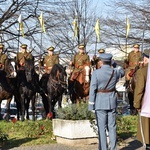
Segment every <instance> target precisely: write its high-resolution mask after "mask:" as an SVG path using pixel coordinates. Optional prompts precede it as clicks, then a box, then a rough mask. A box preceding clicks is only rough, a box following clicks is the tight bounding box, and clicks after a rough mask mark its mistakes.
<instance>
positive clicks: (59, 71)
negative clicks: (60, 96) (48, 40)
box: [50, 64, 67, 88]
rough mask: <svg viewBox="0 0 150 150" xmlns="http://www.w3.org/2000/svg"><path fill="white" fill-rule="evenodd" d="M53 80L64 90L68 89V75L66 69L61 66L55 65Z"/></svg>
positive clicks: (52, 74) (52, 71) (52, 72)
mask: <svg viewBox="0 0 150 150" xmlns="http://www.w3.org/2000/svg"><path fill="white" fill-rule="evenodd" d="M50 75H51V78H52V79H54V80H55V81H57V83H58V84H60V85H61V86H62V87H63V88H67V82H66V81H67V73H66V67H63V66H62V65H60V64H55V65H54V66H53V68H52V70H51V73H50Z"/></svg>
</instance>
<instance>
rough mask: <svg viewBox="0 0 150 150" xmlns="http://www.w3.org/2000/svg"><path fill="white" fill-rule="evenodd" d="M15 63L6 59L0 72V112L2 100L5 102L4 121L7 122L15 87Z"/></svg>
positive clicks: (13, 60)
mask: <svg viewBox="0 0 150 150" xmlns="http://www.w3.org/2000/svg"><path fill="white" fill-rule="evenodd" d="M16 75H17V73H16V61H15V59H6V60H5V63H4V70H0V112H1V102H2V100H7V103H6V116H5V119H6V120H7V121H8V120H9V112H10V102H11V100H12V97H13V95H14V90H15V87H16V86H15V85H16Z"/></svg>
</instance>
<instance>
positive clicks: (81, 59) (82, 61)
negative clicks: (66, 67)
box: [70, 44, 90, 81]
mask: <svg viewBox="0 0 150 150" xmlns="http://www.w3.org/2000/svg"><path fill="white" fill-rule="evenodd" d="M84 49H85V45H83V44H81V45H79V46H78V53H77V54H75V55H74V57H73V59H72V61H71V62H70V65H71V66H73V67H74V69H73V72H72V75H71V77H70V80H71V81H74V80H75V79H76V78H77V76H78V73H79V72H80V71H81V70H82V69H83V67H84V65H88V66H90V58H89V55H87V54H86V53H85V51H84Z"/></svg>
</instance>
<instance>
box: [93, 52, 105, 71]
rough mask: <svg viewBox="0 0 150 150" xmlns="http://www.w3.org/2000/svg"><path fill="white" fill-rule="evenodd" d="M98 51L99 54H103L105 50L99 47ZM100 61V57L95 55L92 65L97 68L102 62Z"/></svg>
mask: <svg viewBox="0 0 150 150" xmlns="http://www.w3.org/2000/svg"><path fill="white" fill-rule="evenodd" d="M98 53H99V54H103V53H105V50H104V49H99V50H98ZM98 62H99V57H97V56H96V55H94V56H93V58H92V60H91V66H93V67H94V68H96V69H99V68H100V64H99V63H98Z"/></svg>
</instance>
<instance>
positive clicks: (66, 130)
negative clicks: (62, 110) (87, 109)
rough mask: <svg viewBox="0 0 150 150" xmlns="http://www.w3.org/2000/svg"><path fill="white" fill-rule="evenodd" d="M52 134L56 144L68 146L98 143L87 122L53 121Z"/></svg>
mask: <svg viewBox="0 0 150 150" xmlns="http://www.w3.org/2000/svg"><path fill="white" fill-rule="evenodd" d="M53 134H54V135H55V136H56V140H57V143H62V144H69V145H70V144H71V145H77V144H78V145H79V144H82V145H83V144H92V143H98V137H97V135H96V133H95V132H94V131H93V128H92V127H91V124H90V122H89V120H63V119H53Z"/></svg>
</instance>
